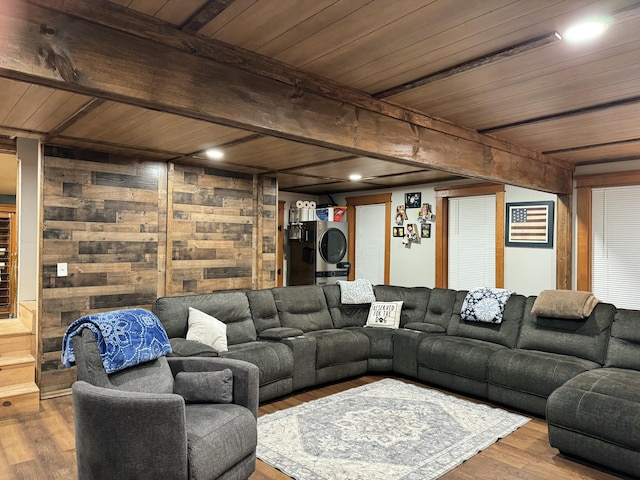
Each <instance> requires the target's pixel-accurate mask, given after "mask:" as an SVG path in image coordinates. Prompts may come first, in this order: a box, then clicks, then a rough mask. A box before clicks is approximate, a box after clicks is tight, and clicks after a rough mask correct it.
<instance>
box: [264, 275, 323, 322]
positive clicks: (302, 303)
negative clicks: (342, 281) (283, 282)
mask: <svg viewBox="0 0 640 480" xmlns="http://www.w3.org/2000/svg"><path fill="white" fill-rule="evenodd" d="M271 291H272V292H273V298H274V300H275V303H276V307H277V308H278V314H279V315H280V324H281V326H283V327H289V328H298V329H300V330H302V331H303V332H311V331H314V330H323V329H327V328H333V321H332V320H331V315H330V314H329V307H328V306H327V300H326V298H325V296H324V291H323V289H322V287H320V286H316V285H302V286H293V287H277V288H274V289H272V290H271Z"/></svg>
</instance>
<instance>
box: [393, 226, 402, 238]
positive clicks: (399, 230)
mask: <svg viewBox="0 0 640 480" xmlns="http://www.w3.org/2000/svg"><path fill="white" fill-rule="evenodd" d="M393 236H394V237H404V227H393Z"/></svg>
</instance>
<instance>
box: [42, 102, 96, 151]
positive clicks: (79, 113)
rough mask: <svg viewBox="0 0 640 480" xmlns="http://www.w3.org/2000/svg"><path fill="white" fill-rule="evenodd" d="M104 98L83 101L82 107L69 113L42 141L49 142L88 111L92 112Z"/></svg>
mask: <svg viewBox="0 0 640 480" xmlns="http://www.w3.org/2000/svg"><path fill="white" fill-rule="evenodd" d="M104 102H105V100H103V99H101V98H93V99H91V100H89V101H88V102H87V103H85V104H84V105H83V106H82V107H80V108H79V109H78V110H76V111H75V112H74V113H73V114H71V115H70V116H69V117H68V118H66V119H65V120H64V121H63V122H61V123H60V124H59V125H58V126H57V127H55V128H54V129H53V130H51V131H50V132H49V134H48V135H47V136H46V137H45V138H44V139H43V140H42V141H43V143H49V142H50V141H51V140H53V139H54V138H55V137H57V136H58V135H60V134H61V133H62V132H64V131H65V130H66V129H67V128H69V127H70V126H71V125H73V124H75V123H77V122H78V121H79V120H81V119H83V118H84V117H85V116H87V115H88V114H89V113H91V112H93V111H94V110H95V109H96V108H98V107H99V106H100V105H102V104H103V103H104Z"/></svg>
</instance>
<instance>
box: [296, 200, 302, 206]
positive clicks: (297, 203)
mask: <svg viewBox="0 0 640 480" xmlns="http://www.w3.org/2000/svg"><path fill="white" fill-rule="evenodd" d="M302 207H304V202H303V201H302V200H298V201H297V202H296V208H302Z"/></svg>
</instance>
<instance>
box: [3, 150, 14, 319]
mask: <svg viewBox="0 0 640 480" xmlns="http://www.w3.org/2000/svg"><path fill="white" fill-rule="evenodd" d="M0 166H1V167H2V168H0V170H1V171H2V175H0V319H3V318H14V317H15V316H16V315H17V285H18V278H17V276H18V241H17V238H18V236H17V233H18V223H17V214H16V191H17V183H18V182H17V175H18V174H17V172H18V160H17V158H16V156H15V155H11V154H4V153H3V154H0Z"/></svg>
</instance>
